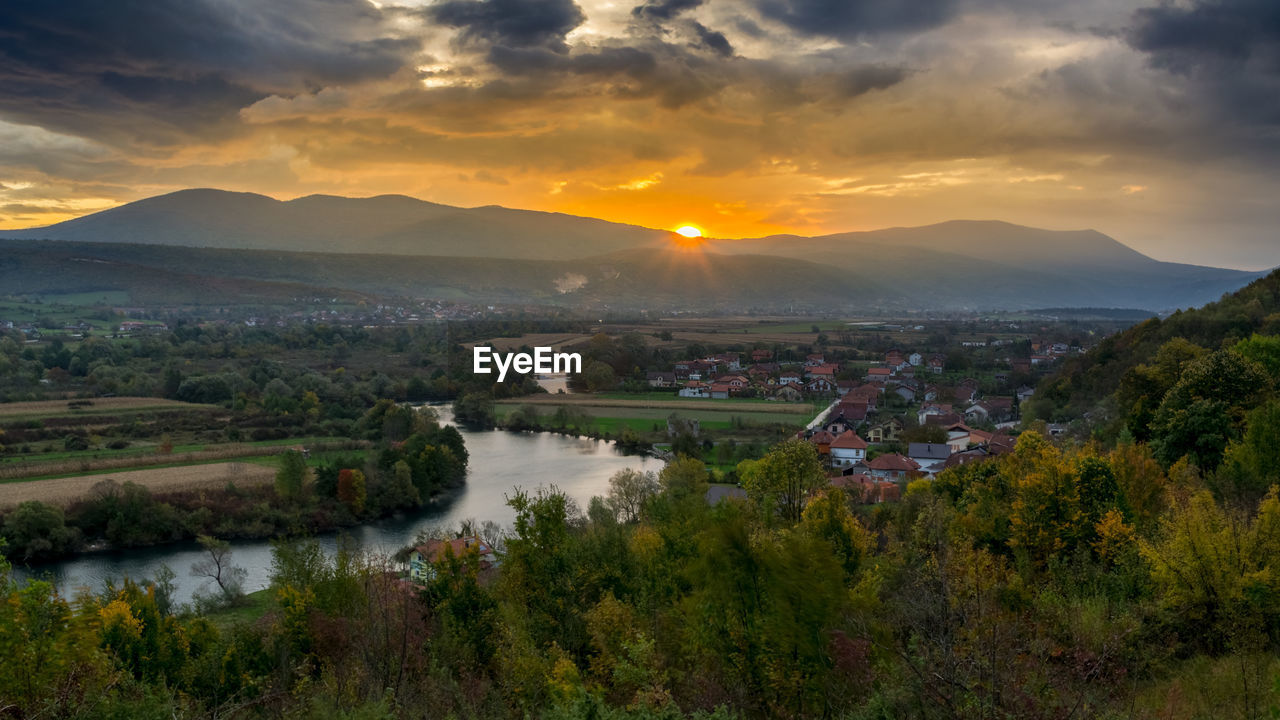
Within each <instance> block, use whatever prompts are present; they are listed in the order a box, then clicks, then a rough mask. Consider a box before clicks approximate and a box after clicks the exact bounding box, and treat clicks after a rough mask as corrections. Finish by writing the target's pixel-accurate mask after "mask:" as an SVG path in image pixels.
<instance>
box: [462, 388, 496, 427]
mask: <svg viewBox="0 0 1280 720" xmlns="http://www.w3.org/2000/svg"><path fill="white" fill-rule="evenodd" d="M453 417H454V418H455V419H456V420H457V421H458V422H460V423H464V424H467V425H472V426H475V427H482V428H491V427H493V426H494V423H495V422H496V419H497V416H496V415H495V414H494V410H493V395H491V394H489V393H487V392H470V393H466V394H465V395H462V396H460V397H459V398H458V399H457V400H455V401H454V402H453Z"/></svg>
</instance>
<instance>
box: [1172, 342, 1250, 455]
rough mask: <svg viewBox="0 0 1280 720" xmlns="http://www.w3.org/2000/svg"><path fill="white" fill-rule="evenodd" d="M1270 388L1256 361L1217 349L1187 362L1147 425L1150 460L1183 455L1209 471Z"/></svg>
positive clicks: (1233, 352)
mask: <svg viewBox="0 0 1280 720" xmlns="http://www.w3.org/2000/svg"><path fill="white" fill-rule="evenodd" d="M1270 385H1271V379H1270V378H1269V377H1268V376H1267V374H1266V371H1265V370H1263V369H1262V366H1261V365H1259V364H1258V363H1256V362H1254V361H1252V360H1249V359H1247V358H1245V357H1243V356H1242V355H1240V354H1239V353H1237V352H1235V351H1234V350H1219V351H1218V352H1214V353H1210V354H1209V355H1207V356H1205V357H1203V358H1200V359H1198V360H1194V361H1192V362H1190V363H1188V364H1187V365H1186V367H1185V369H1184V370H1183V371H1182V376H1181V377H1180V378H1179V379H1178V382H1177V384H1175V385H1174V386H1173V388H1172V389H1171V390H1169V393H1168V394H1167V395H1165V397H1164V400H1163V401H1162V402H1161V403H1160V408H1159V409H1158V410H1157V411H1156V415H1155V419H1154V421H1153V423H1152V430H1153V432H1152V436H1153V439H1152V447H1153V448H1154V449H1155V453H1156V457H1158V458H1159V459H1160V460H1161V461H1163V462H1164V463H1165V464H1166V465H1172V464H1173V463H1174V462H1176V461H1177V460H1178V458H1181V457H1182V456H1184V455H1188V456H1190V458H1191V460H1192V461H1193V462H1194V463H1195V464H1196V465H1197V466H1199V467H1200V468H1203V469H1205V470H1213V469H1214V468H1216V467H1217V466H1218V463H1219V462H1221V460H1222V453H1223V451H1225V450H1226V448H1227V444H1228V443H1229V442H1230V441H1231V440H1234V439H1237V438H1239V437H1240V428H1241V426H1242V425H1243V423H1244V416H1245V414H1246V413H1247V411H1249V410H1250V409H1252V408H1253V407H1255V406H1257V405H1258V403H1260V402H1261V401H1262V399H1263V398H1264V396H1265V393H1266V391H1267V389H1268V388H1269V387H1270Z"/></svg>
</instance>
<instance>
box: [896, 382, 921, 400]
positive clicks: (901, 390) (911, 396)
mask: <svg viewBox="0 0 1280 720" xmlns="http://www.w3.org/2000/svg"><path fill="white" fill-rule="evenodd" d="M893 393H894V394H895V395H897V396H898V397H900V398H902V399H903V400H906V401H907V402H909V403H912V402H915V401H916V391H915V390H913V389H912V388H910V387H907V386H906V385H899V386H898V387H896V388H894V389H893Z"/></svg>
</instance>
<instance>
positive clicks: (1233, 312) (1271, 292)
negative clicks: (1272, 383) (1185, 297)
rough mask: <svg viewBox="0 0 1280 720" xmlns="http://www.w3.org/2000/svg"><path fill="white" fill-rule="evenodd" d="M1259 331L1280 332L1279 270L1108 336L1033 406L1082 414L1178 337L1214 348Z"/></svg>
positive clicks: (1050, 412)
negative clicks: (1194, 305)
mask: <svg viewBox="0 0 1280 720" xmlns="http://www.w3.org/2000/svg"><path fill="white" fill-rule="evenodd" d="M1255 332H1256V333H1262V334H1268V335H1274V334H1276V333H1278V332H1280V270H1277V271H1274V272H1272V273H1270V274H1269V275H1267V276H1265V277H1263V278H1261V279H1258V280H1255V281H1254V282H1252V283H1250V284H1249V285H1248V286H1246V287H1244V288H1241V289H1240V290H1237V291H1236V292H1233V293H1231V294H1229V295H1226V296H1224V297H1222V298H1221V299H1220V300H1218V301H1217V302H1214V303H1209V304H1208V305H1205V306H1204V307H1200V308H1196V309H1193V310H1186V311H1182V312H1177V313H1174V314H1173V315H1170V316H1169V317H1167V318H1164V319H1159V318H1153V319H1151V320H1147V321H1145V322H1142V323H1139V324H1138V325H1134V326H1133V327H1131V328H1129V329H1128V330H1125V331H1123V332H1120V333H1117V334H1115V335H1112V336H1111V337H1108V338H1106V339H1104V340H1103V341H1102V342H1100V343H1099V344H1098V346H1097V347H1095V348H1093V349H1092V350H1090V351H1089V352H1088V353H1086V354H1084V355H1083V356H1081V357H1078V358H1072V359H1070V360H1068V361H1067V362H1066V363H1065V364H1064V365H1063V366H1062V368H1060V369H1059V370H1057V371H1056V372H1055V373H1054V374H1052V375H1050V376H1049V377H1047V378H1045V379H1044V380H1043V381H1041V383H1040V385H1039V387H1038V388H1037V390H1036V395H1035V401H1034V403H1033V404H1032V406H1031V408H1030V410H1031V411H1032V412H1033V414H1034V415H1036V416H1039V417H1044V418H1048V419H1054V420H1070V419H1075V418H1078V417H1080V416H1082V415H1083V414H1084V413H1086V412H1090V411H1093V410H1095V409H1096V408H1097V407H1098V406H1099V404H1101V403H1104V402H1106V401H1107V400H1108V398H1110V397H1111V396H1113V395H1114V393H1115V392H1116V390H1117V389H1118V388H1119V387H1120V380H1121V378H1122V377H1124V374H1125V373H1126V372H1128V371H1129V370H1130V369H1132V368H1133V367H1135V366H1137V365H1140V364H1143V363H1149V362H1151V360H1152V358H1154V357H1155V355H1156V352H1157V351H1158V350H1159V349H1160V347H1161V346H1162V345H1164V344H1165V343H1166V342H1168V341H1170V340H1172V339H1174V338H1182V339H1185V340H1188V341H1190V342H1192V343H1195V344H1197V345H1199V346H1201V347H1204V348H1207V349H1210V350H1216V349H1218V348H1220V347H1222V346H1223V345H1224V344H1234V343H1235V342H1236V341H1238V340H1242V339H1244V338H1247V337H1249V336H1250V335H1252V334H1253V333H1255ZM1105 414H1106V413H1103V415H1105Z"/></svg>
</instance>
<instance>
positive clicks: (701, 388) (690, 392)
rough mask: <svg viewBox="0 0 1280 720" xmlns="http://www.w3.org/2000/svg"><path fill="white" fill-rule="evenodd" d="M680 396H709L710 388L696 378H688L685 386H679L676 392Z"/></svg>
mask: <svg viewBox="0 0 1280 720" xmlns="http://www.w3.org/2000/svg"><path fill="white" fill-rule="evenodd" d="M677 394H678V395H679V396H680V397H687V398H704V397H711V388H710V387H709V386H708V385H707V384H706V383H704V382H700V381H698V380H690V381H689V382H687V383H685V386H684V387H682V388H680V392H679V393H677Z"/></svg>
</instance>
